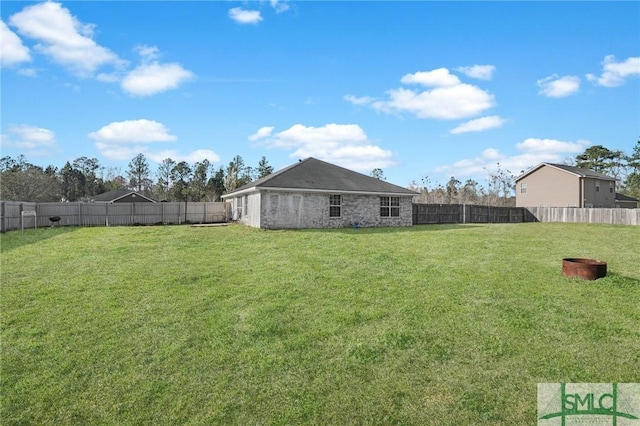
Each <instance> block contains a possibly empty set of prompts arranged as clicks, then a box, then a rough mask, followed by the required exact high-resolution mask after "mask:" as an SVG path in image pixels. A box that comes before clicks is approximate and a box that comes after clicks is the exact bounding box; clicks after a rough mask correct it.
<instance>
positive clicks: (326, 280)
mask: <svg viewBox="0 0 640 426" xmlns="http://www.w3.org/2000/svg"><path fill="white" fill-rule="evenodd" d="M0 244H1V254H0V260H1V268H2V275H1V279H2V282H1V284H2V287H1V293H0V296H1V299H0V307H1V336H0V337H1V339H2V340H1V344H2V348H1V349H2V352H1V355H2V359H1V364H0V366H1V376H0V378H1V383H0V385H1V392H2V395H1V398H2V400H1V410H2V412H1V413H0V414H1V419H2V423H3V424H7V425H8V424H56V425H60V424H153V425H156V424H172V425H173V424H182V423H187V424H241V425H248V424H309V423H312V424H322V425H325V424H340V425H343V424H413V425H427V424H437V425H446V424H455V425H467V424H468V425H471V424H474V425H477V424H518V425H524V424H533V423H535V421H536V420H535V419H536V385H537V383H540V382H640V227H624V226H608V225H585V224H554V223H527V224H512V225H449V226H446V225H427V226H415V227H412V228H402V229H401V228H387V229H340V230H303V231H261V230H255V229H250V228H245V227H242V226H228V227H199V228H198V227H188V226H166V227H131V228H123V227H122V228H118V227H112V228H56V229H37V230H28V231H25V232H24V233H21V232H19V231H17V232H10V233H7V234H4V235H1V236H0ZM563 257H592V258H598V259H602V260H606V261H607V263H608V267H609V274H608V276H607V277H606V278H603V279H600V280H597V281H582V280H579V279H569V278H565V277H563V276H562V274H561V263H562V258H563Z"/></svg>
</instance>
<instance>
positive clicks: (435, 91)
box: [344, 68, 495, 120]
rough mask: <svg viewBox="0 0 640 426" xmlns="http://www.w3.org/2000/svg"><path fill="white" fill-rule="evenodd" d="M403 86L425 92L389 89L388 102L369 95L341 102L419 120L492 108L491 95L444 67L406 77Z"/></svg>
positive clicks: (348, 97) (462, 115)
mask: <svg viewBox="0 0 640 426" xmlns="http://www.w3.org/2000/svg"><path fill="white" fill-rule="evenodd" d="M401 82H402V83H403V84H419V85H422V86H426V87H428V89H426V90H419V89H418V90H416V89H407V88H404V87H400V88H397V89H391V90H388V91H387V92H386V93H387V95H388V99H386V100H376V99H374V98H372V97H369V96H362V97H356V96H353V95H346V96H345V97H344V99H345V100H346V101H348V102H351V103H353V104H355V105H369V106H370V107H371V108H373V109H375V110H377V111H380V112H383V113H387V114H399V113H410V114H413V115H415V116H416V117H418V118H425V119H438V120H455V119H461V118H468V117H473V116H474V115H478V114H481V113H482V112H484V111H486V110H487V109H489V108H492V107H493V106H494V105H495V99H494V96H493V95H492V94H491V93H489V92H487V91H485V90H482V89H481V88H479V87H478V86H474V85H471V84H467V83H462V82H461V81H460V79H459V78H458V77H457V76H455V75H453V74H451V73H450V72H449V70H448V69H446V68H438V69H435V70H432V71H419V72H416V73H413V74H405V75H404V76H403V77H402V78H401Z"/></svg>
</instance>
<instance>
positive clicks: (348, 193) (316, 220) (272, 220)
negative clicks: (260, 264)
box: [222, 158, 417, 229]
mask: <svg viewBox="0 0 640 426" xmlns="http://www.w3.org/2000/svg"><path fill="white" fill-rule="evenodd" d="M415 195H417V193H416V192H414V191H411V190H409V189H406V188H403V187H400V186H397V185H393V184H390V183H388V182H385V181H383V180H379V179H375V178H372V177H370V176H366V175H363V174H361V173H357V172H354V171H351V170H348V169H345V168H343V167H339V166H336V165H334V164H330V163H327V162H324V161H321V160H317V159H315V158H307V159H306V160H302V161H299V162H297V163H295V164H293V165H291V166H289V167H286V168H284V169H282V170H279V171H277V172H275V173H272V174H270V175H269V176H266V177H264V178H262V179H259V180H257V181H255V182H251V183H249V184H247V185H244V186H242V187H240V188H238V189H236V190H234V191H231V192H229V193H227V194H225V195H223V196H222V198H223V199H224V200H225V201H227V202H229V203H230V204H231V212H232V213H231V216H232V217H231V218H232V220H236V221H238V222H240V223H243V224H245V225H248V226H252V227H255V228H265V229H283V228H344V227H374V226H411V225H412V215H413V211H412V199H413V197H414V196H415Z"/></svg>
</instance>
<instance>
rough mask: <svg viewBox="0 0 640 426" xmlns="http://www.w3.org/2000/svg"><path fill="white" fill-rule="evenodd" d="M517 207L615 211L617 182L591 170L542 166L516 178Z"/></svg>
mask: <svg viewBox="0 0 640 426" xmlns="http://www.w3.org/2000/svg"><path fill="white" fill-rule="evenodd" d="M516 207H604V208H614V207H616V179H615V178H613V177H611V176H607V175H605V174H602V173H598V172H594V171H593V170H589V169H582V168H579V167H574V166H567V165H564V164H553V163H540V164H539V165H537V166H536V167H534V168H532V169H531V170H529V171H527V172H525V173H523V174H522V175H520V176H518V177H517V178H516Z"/></svg>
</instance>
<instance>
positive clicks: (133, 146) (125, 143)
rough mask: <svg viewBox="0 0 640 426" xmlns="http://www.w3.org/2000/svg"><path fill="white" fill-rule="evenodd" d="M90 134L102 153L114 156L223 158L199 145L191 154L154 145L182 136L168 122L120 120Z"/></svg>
mask: <svg viewBox="0 0 640 426" xmlns="http://www.w3.org/2000/svg"><path fill="white" fill-rule="evenodd" d="M88 136H89V137H90V138H91V139H93V140H95V141H96V143H95V146H96V148H97V149H98V151H99V152H100V155H102V156H103V157H105V158H108V159H111V160H118V161H126V160H130V159H131V158H133V157H134V156H136V155H137V154H144V156H145V157H147V158H149V159H150V160H152V161H155V162H157V163H160V162H162V160H164V159H165V158H171V159H173V160H175V161H186V162H188V163H195V162H196V161H202V160H205V159H207V160H209V161H210V162H212V163H215V162H218V161H220V157H219V156H218V154H216V153H215V152H214V151H211V150H208V149H199V150H195V151H193V152H191V153H187V154H182V153H180V152H178V151H177V150H172V149H164V150H153V149H151V146H152V144H154V143H156V142H162V143H166V142H174V141H176V140H177V139H178V138H177V137H176V136H175V135H172V134H171V133H170V132H169V129H167V128H166V126H165V125H164V124H162V123H159V122H157V121H153V120H146V119H140V120H127V121H116V122H113V123H109V124H107V125H106V126H104V127H102V128H101V129H100V130H98V131H96V132H92V133H89V135H88Z"/></svg>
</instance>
